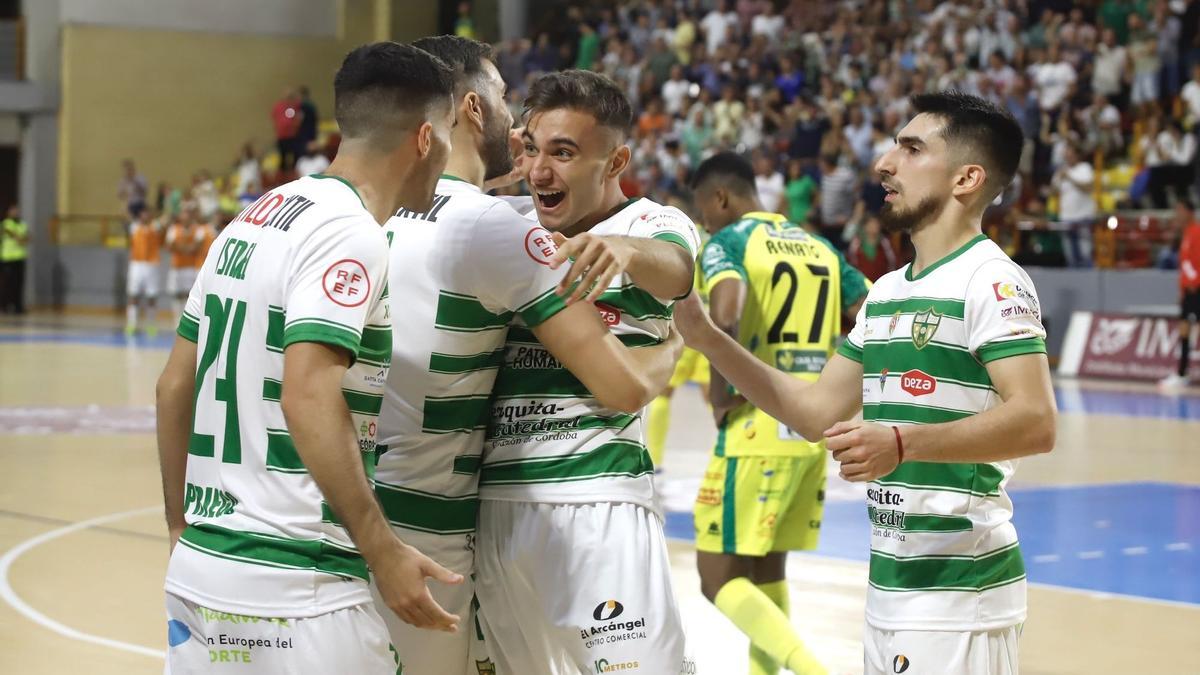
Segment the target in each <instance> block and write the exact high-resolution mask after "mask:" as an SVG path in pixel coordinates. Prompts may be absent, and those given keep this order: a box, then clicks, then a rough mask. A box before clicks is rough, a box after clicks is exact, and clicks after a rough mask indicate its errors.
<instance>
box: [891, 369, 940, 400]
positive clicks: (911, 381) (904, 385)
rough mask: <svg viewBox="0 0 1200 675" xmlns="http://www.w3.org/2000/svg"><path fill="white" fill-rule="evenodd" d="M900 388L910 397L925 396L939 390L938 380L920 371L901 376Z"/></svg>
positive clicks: (914, 370)
mask: <svg viewBox="0 0 1200 675" xmlns="http://www.w3.org/2000/svg"><path fill="white" fill-rule="evenodd" d="M900 388H901V389H903V390H904V391H906V392H908V394H909V395H910V396H925V395H926V394H932V393H933V392H934V391H936V390H937V380H935V379H933V378H932V377H930V376H929V375H927V374H926V373H924V372H923V371H920V370H916V369H913V370H910V371H908V372H907V373H904V374H903V375H901V376H900Z"/></svg>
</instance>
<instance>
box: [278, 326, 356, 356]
mask: <svg viewBox="0 0 1200 675" xmlns="http://www.w3.org/2000/svg"><path fill="white" fill-rule="evenodd" d="M297 342H319V343H321V344H327V345H333V346H335V347H341V348H343V349H345V350H346V351H348V352H350V356H351V360H355V359H357V358H358V347H359V337H358V334H357V333H355V332H354V331H351V330H349V329H347V328H344V327H342V326H334V325H330V324H327V323H317V322H309V321H296V322H293V323H291V324H289V325H288V326H287V328H285V329H284V331H283V348H284V349H287V348H288V346H289V345H293V344H296V343H297Z"/></svg>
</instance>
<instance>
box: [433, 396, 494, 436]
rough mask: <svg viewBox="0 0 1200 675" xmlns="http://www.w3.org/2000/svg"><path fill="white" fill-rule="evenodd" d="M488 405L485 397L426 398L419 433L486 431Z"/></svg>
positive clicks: (487, 399)
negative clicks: (422, 421)
mask: <svg viewBox="0 0 1200 675" xmlns="http://www.w3.org/2000/svg"><path fill="white" fill-rule="evenodd" d="M489 404H490V401H489V397H488V396H486V395H484V396H448V397H444V398H435V397H429V398H426V399H425V407H424V417H425V419H424V423H423V424H422V426H421V431H424V432H425V433H427V434H451V433H470V432H472V431H477V430H479V429H486V428H487V420H488V412H490V405H489Z"/></svg>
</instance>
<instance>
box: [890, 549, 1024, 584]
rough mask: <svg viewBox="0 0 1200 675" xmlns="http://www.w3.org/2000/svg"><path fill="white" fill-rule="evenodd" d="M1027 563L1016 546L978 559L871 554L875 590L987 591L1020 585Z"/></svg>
mask: <svg viewBox="0 0 1200 675" xmlns="http://www.w3.org/2000/svg"><path fill="white" fill-rule="evenodd" d="M1024 576H1025V563H1024V561H1023V560H1022V559H1021V549H1020V547H1018V546H1017V544H1015V543H1014V544H1012V545H1011V546H1008V547H1005V548H1002V549H999V550H997V551H993V552H991V553H987V554H984V555H981V556H977V557H968V556H920V557H913V558H899V557H895V556H892V555H889V554H886V553H882V552H879V551H871V571H870V582H871V585H872V586H875V587H877V588H882V589H885V590H897V591H929V590H942V591H975V592H978V591H984V590H987V589H989V588H995V587H997V586H1003V585H1005V584H1009V583H1012V582H1014V581H1018V580H1020V579H1022V578H1024Z"/></svg>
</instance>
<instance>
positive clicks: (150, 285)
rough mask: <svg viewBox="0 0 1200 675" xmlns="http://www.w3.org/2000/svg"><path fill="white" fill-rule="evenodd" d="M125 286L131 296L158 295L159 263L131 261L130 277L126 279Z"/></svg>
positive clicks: (151, 296)
mask: <svg viewBox="0 0 1200 675" xmlns="http://www.w3.org/2000/svg"><path fill="white" fill-rule="evenodd" d="M125 287H126V289H128V295H129V297H131V298H134V297H146V298H153V297H156V296H158V263H149V262H131V263H129V277H128V278H127V279H126V281H125Z"/></svg>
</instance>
